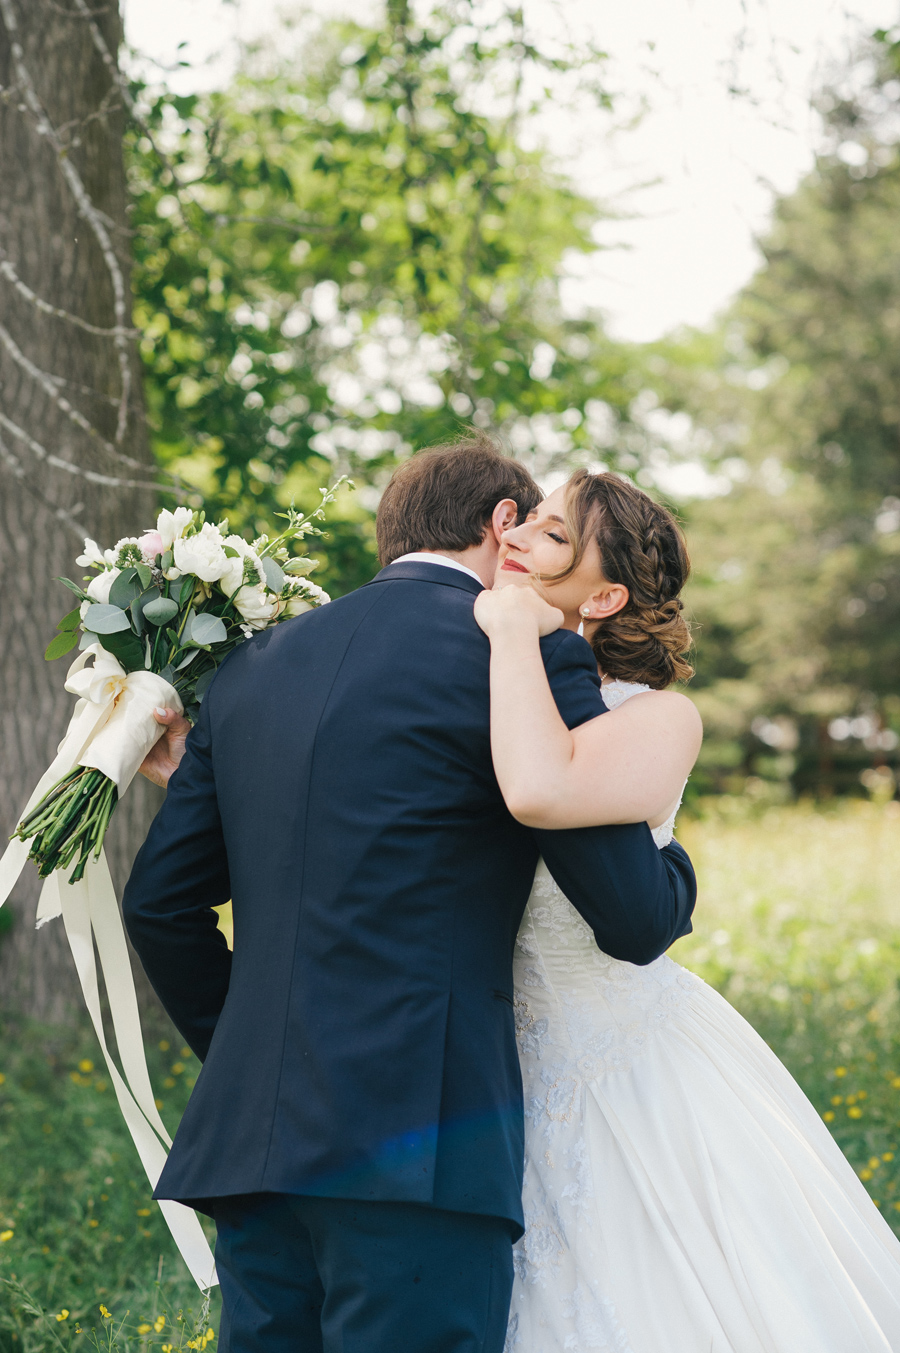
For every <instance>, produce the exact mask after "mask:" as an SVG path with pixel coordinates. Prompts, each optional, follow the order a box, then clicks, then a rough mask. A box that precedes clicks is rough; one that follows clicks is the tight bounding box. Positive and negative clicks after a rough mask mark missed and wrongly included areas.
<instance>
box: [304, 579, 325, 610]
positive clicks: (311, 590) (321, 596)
mask: <svg viewBox="0 0 900 1353" xmlns="http://www.w3.org/2000/svg"><path fill="white" fill-rule="evenodd" d="M303 595H304V596H305V597H312V599H313V602H314V603H316V604H317V605H319V606H324V605H325V603H326V601H331V597H330V596H329V595H328V593H327V592H326V591H325V588H324V587H320V586H319V584H318V583H314V582H313V580H312V579H311V578H304V579H303Z"/></svg>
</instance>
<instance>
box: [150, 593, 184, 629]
mask: <svg viewBox="0 0 900 1353" xmlns="http://www.w3.org/2000/svg"><path fill="white" fill-rule="evenodd" d="M142 610H143V614H144V619H145V620H149V621H150V624H151V625H165V624H167V623H168V621H170V620H171V619H172V618H173V616H176V615H177V614H178V603H177V602H175V601H173V600H172V598H171V597H157V598H156V600H155V601H148V602H147V603H146V605H145V606H143V607H142Z"/></svg>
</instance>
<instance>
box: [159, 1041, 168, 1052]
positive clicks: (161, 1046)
mask: <svg viewBox="0 0 900 1353" xmlns="http://www.w3.org/2000/svg"><path fill="white" fill-rule="evenodd" d="M159 1050H160V1052H168V1051H169V1040H168V1039H167V1038H161V1039H160V1040H159Z"/></svg>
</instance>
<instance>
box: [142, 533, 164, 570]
mask: <svg viewBox="0 0 900 1353" xmlns="http://www.w3.org/2000/svg"><path fill="white" fill-rule="evenodd" d="M138 544H139V545H140V547H141V554H142V555H143V556H144V558H145V559H146V560H147V562H148V563H150V564H152V563H153V561H154V559H155V558H156V556H157V555H158V554H162V552H163V542H162V536H161V535H160V534H159V532H158V531H145V532H144V534H143V535H142V536H141V538H140V541H139V542H138Z"/></svg>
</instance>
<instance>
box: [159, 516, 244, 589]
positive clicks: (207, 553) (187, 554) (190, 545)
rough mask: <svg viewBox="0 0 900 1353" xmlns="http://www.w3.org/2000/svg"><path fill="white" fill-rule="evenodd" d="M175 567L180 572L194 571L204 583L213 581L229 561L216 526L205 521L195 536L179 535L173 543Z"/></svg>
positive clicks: (221, 573) (220, 574)
mask: <svg viewBox="0 0 900 1353" xmlns="http://www.w3.org/2000/svg"><path fill="white" fill-rule="evenodd" d="M173 551H174V554H175V567H176V568H179V569H181V572H182V573H194V574H196V576H197V577H198V578H200V579H201V580H202V581H203V582H205V583H214V582H216V581H217V580H218V579H219V578H221V577H222V575H223V574H224V573H225V571H226V569H227V568H228V565H229V563H230V562H231V561H230V560H229V558H228V556H227V554H226V553H225V551H224V550H223V548H222V535H221V532H220V531H219V528H218V527H217V526H213V525H212V524H211V523H210V522H207V523H206V524H205V525H204V526H203V527H202V528H201V529H200V530H199V531H198V532H197V534H196V535H195V536H180V537H179V539H178V540H176V541H175V543H174V545H173Z"/></svg>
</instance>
